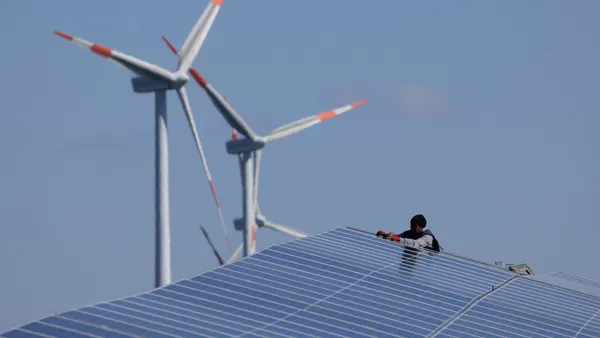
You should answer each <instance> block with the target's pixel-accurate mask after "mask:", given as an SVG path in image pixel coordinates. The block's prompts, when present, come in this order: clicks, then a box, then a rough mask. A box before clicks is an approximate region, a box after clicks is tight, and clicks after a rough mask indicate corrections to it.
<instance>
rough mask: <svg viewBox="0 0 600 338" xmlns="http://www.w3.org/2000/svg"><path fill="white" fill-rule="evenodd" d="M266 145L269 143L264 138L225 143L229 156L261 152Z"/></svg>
mask: <svg viewBox="0 0 600 338" xmlns="http://www.w3.org/2000/svg"><path fill="white" fill-rule="evenodd" d="M266 144H267V143H266V142H265V141H264V138H263V137H260V136H259V137H258V138H257V140H256V141H253V140H251V139H248V138H242V139H237V140H230V141H227V142H226V143H225V147H226V149H227V153H228V154H231V155H235V154H242V153H247V152H248V153H251V152H255V151H258V150H261V149H262V148H264V147H265V145H266Z"/></svg>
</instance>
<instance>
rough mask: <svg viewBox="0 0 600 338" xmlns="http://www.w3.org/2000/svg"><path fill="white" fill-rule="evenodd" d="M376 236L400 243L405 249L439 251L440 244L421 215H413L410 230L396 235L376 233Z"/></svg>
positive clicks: (380, 231)
mask: <svg viewBox="0 0 600 338" xmlns="http://www.w3.org/2000/svg"><path fill="white" fill-rule="evenodd" d="M377 236H382V237H383V238H387V239H389V240H392V241H396V242H400V244H404V245H406V246H407V247H412V248H417V249H422V248H427V249H431V250H434V251H438V252H439V251H440V244H439V243H438V240H437V239H436V238H435V236H434V235H433V233H432V232H431V230H429V229H428V228H427V219H426V218H425V216H423V215H422V214H417V215H414V216H413V217H412V218H411V220H410V230H406V231H404V232H403V233H401V234H399V235H396V234H394V233H393V232H390V233H385V232H383V231H382V230H379V231H378V232H377Z"/></svg>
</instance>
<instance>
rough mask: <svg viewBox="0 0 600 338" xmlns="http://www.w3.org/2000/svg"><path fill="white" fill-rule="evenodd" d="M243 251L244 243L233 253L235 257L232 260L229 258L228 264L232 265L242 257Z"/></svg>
mask: <svg viewBox="0 0 600 338" xmlns="http://www.w3.org/2000/svg"><path fill="white" fill-rule="evenodd" d="M243 249H244V243H242V244H240V246H238V248H237V249H236V250H235V251H234V252H233V255H231V258H229V260H228V261H227V263H231V262H233V261H235V260H236V259H237V258H238V257H239V256H240V254H241V253H242V250H243Z"/></svg>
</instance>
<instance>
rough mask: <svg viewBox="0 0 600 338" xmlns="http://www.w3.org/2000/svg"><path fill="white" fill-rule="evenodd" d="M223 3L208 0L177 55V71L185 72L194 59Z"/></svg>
mask: <svg viewBox="0 0 600 338" xmlns="http://www.w3.org/2000/svg"><path fill="white" fill-rule="evenodd" d="M222 4H223V0H210V3H209V4H208V6H206V8H205V9H204V12H203V13H202V15H201V16H200V18H199V19H198V21H197V22H196V24H195V25H194V27H193V28H192V30H191V31H190V33H189V34H188V36H187V38H186V39H185V41H184V43H183V46H182V47H181V53H180V55H179V60H180V61H179V67H178V69H177V71H181V72H184V73H187V72H188V70H189V68H190V66H191V65H192V63H193V62H194V60H195V59H196V56H197V55H198V52H199V51H200V48H201V47H202V44H203V43H204V40H205V39H206V36H207V35H208V32H209V31H210V28H211V27H212V24H213V22H214V21H215V18H216V17H217V13H219V9H220V8H221V5H222Z"/></svg>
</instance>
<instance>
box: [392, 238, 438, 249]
mask: <svg viewBox="0 0 600 338" xmlns="http://www.w3.org/2000/svg"><path fill="white" fill-rule="evenodd" d="M432 242H433V237H431V235H425V236H423V237H421V238H419V239H409V238H401V239H400V244H404V245H406V246H409V247H411V248H417V249H422V248H424V247H427V246H431V243H432Z"/></svg>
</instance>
